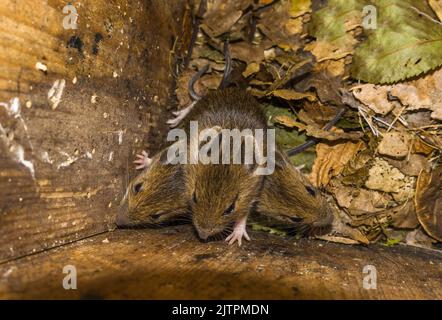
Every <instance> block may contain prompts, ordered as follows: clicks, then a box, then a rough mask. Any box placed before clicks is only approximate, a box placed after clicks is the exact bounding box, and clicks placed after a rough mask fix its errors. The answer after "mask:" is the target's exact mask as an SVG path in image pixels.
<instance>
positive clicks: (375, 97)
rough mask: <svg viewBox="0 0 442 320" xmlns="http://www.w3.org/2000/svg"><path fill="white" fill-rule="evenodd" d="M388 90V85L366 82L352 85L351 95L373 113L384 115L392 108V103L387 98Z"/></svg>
mask: <svg viewBox="0 0 442 320" xmlns="http://www.w3.org/2000/svg"><path fill="white" fill-rule="evenodd" d="M389 90H390V86H377V85H374V84H370V83H367V84H363V85H358V86H357V87H354V88H353V95H354V96H355V98H356V99H358V100H359V101H361V102H362V103H363V104H365V105H366V106H367V107H368V108H370V109H371V110H373V111H374V112H375V113H378V114H382V115H386V114H387V113H389V112H390V111H391V110H393V108H394V104H393V103H392V102H390V101H388V98H387V94H388V92H389Z"/></svg>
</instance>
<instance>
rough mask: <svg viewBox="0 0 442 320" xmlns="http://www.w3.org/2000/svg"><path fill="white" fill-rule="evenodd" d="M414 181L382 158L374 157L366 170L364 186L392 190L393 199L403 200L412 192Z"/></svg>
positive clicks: (379, 189)
mask: <svg viewBox="0 0 442 320" xmlns="http://www.w3.org/2000/svg"><path fill="white" fill-rule="evenodd" d="M414 181H415V179H414V178H412V177H407V176H405V175H404V174H403V173H402V172H400V171H399V170H398V169H397V168H395V167H393V166H391V165H390V164H389V163H388V162H387V161H385V160H384V159H382V158H375V160H374V163H373V166H372V167H371V168H370V170H369V171H368V179H367V181H365V186H366V187H367V188H369V189H373V190H378V191H384V192H392V193H394V194H393V196H394V197H395V199H397V200H401V201H405V200H407V199H409V198H411V197H412V196H413V194H414V189H413V186H414Z"/></svg>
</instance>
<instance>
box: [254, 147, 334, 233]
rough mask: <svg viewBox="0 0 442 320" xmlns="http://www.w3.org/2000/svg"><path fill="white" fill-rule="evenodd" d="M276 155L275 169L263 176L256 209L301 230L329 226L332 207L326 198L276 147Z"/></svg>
mask: <svg viewBox="0 0 442 320" xmlns="http://www.w3.org/2000/svg"><path fill="white" fill-rule="evenodd" d="M275 157H276V166H275V170H274V172H273V174H270V175H267V176H265V177H264V182H263V185H262V189H261V192H260V195H259V200H258V202H257V204H256V208H255V212H256V213H258V214H259V215H262V216H264V217H267V218H270V219H271V220H274V221H275V220H276V221H277V222H278V225H281V226H284V227H289V228H290V227H293V228H294V229H300V230H302V231H304V232H307V231H313V230H321V229H326V228H327V227H329V226H330V225H331V223H332V222H333V210H332V208H331V207H330V206H329V205H328V203H327V201H326V200H325V198H324V197H323V196H322V195H321V193H320V192H319V191H318V190H317V189H316V188H315V187H314V186H313V185H312V184H311V183H310V182H309V181H308V180H307V179H306V178H305V177H304V175H303V174H302V173H301V172H300V171H299V170H298V169H297V168H296V167H295V166H294V165H293V164H292V163H290V160H289V159H288V157H287V155H286V154H285V153H283V152H281V151H279V150H277V151H276V154H275ZM321 231H322V230H321Z"/></svg>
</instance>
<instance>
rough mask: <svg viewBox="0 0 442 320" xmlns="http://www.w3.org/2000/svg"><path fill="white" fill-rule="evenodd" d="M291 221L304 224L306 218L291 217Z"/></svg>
mask: <svg viewBox="0 0 442 320" xmlns="http://www.w3.org/2000/svg"><path fill="white" fill-rule="evenodd" d="M289 219H290V220H292V222H294V223H300V222H302V220H304V218H299V217H289Z"/></svg>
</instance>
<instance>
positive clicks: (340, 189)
mask: <svg viewBox="0 0 442 320" xmlns="http://www.w3.org/2000/svg"><path fill="white" fill-rule="evenodd" d="M332 193H333V195H334V197H335V199H336V201H337V202H338V204H339V206H340V207H343V208H347V209H349V210H355V211H356V212H381V211H384V210H385V208H386V207H387V205H388V203H389V202H390V201H391V198H390V197H389V196H388V195H386V194H385V193H382V192H378V191H374V190H367V189H362V188H361V189H357V188H353V187H347V186H344V185H341V184H339V183H334V184H333V188H332Z"/></svg>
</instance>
